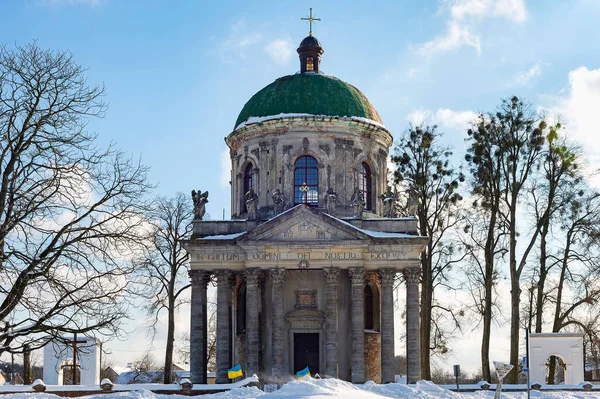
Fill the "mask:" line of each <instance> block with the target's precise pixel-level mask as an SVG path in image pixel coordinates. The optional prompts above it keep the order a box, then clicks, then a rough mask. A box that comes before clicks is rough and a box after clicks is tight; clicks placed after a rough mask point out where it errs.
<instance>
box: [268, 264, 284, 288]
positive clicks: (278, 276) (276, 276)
mask: <svg viewBox="0 0 600 399" xmlns="http://www.w3.org/2000/svg"><path fill="white" fill-rule="evenodd" d="M269 274H270V275H271V278H272V279H273V284H283V279H284V278H285V269H281V268H279V267H276V268H274V269H269Z"/></svg>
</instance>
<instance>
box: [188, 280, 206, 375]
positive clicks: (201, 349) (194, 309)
mask: <svg viewBox="0 0 600 399" xmlns="http://www.w3.org/2000/svg"><path fill="white" fill-rule="evenodd" d="M188 275H189V277H190V280H191V281H192V302H191V309H190V379H191V381H192V383H195V384H206V373H207V371H208V370H207V359H208V345H207V342H208V340H207V337H208V312H207V306H206V305H207V297H206V286H207V284H208V282H209V281H210V272H207V271H205V270H190V271H189V272H188Z"/></svg>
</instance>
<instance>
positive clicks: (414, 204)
mask: <svg viewBox="0 0 600 399" xmlns="http://www.w3.org/2000/svg"><path fill="white" fill-rule="evenodd" d="M418 211H419V200H418V199H417V193H415V190H413V189H412V188H411V189H409V190H408V199H407V200H406V212H407V213H408V216H417V212H418Z"/></svg>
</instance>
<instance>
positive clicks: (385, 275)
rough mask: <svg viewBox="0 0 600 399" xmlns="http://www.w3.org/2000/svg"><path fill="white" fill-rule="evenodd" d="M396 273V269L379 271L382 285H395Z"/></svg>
mask: <svg viewBox="0 0 600 399" xmlns="http://www.w3.org/2000/svg"><path fill="white" fill-rule="evenodd" d="M396 273H397V272H396V269H391V268H385V269H379V280H380V281H381V284H394V280H395V279H396Z"/></svg>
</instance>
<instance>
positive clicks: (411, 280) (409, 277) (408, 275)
mask: <svg viewBox="0 0 600 399" xmlns="http://www.w3.org/2000/svg"><path fill="white" fill-rule="evenodd" d="M402 273H403V274H404V281H406V284H419V282H420V281H421V268H419V267H407V268H406V269H404V270H403V271H402Z"/></svg>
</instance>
